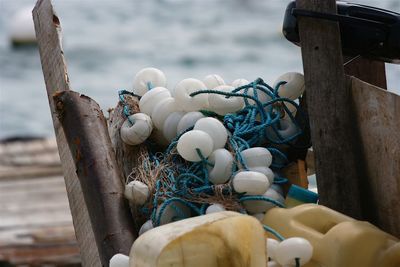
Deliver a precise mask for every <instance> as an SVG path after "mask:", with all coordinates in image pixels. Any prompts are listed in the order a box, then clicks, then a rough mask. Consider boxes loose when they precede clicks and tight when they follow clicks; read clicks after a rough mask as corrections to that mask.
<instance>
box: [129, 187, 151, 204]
mask: <svg viewBox="0 0 400 267" xmlns="http://www.w3.org/2000/svg"><path fill="white" fill-rule="evenodd" d="M124 195H125V197H126V198H127V199H128V200H129V201H130V202H131V203H132V204H135V205H143V204H144V203H146V201H147V199H148V198H149V195H150V191H149V187H148V186H147V185H146V184H145V183H143V182H141V181H132V182H130V183H128V184H127V185H125V192H124Z"/></svg>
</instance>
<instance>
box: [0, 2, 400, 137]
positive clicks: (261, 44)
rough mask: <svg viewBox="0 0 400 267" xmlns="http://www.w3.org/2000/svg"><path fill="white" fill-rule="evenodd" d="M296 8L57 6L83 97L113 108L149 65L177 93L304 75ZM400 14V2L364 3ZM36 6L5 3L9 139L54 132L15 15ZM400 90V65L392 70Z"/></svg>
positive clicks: (1, 53) (2, 28)
mask: <svg viewBox="0 0 400 267" xmlns="http://www.w3.org/2000/svg"><path fill="white" fill-rule="evenodd" d="M288 2H289V1H287V0H215V1H211V0H197V1H196V0H193V1H189V0H145V1H144V0H143V1H139V0H136V1H135V0H107V1H106V0H97V1H95V0H53V3H54V5H55V9H56V11H57V13H58V16H59V18H60V21H61V26H62V30H63V35H64V42H63V45H64V51H65V56H66V60H67V64H68V72H69V77H70V81H71V86H72V89H73V90H76V91H79V92H81V93H83V94H86V95H89V96H91V97H92V98H94V99H95V100H96V101H97V102H98V103H99V104H100V105H101V107H102V108H103V110H107V108H109V107H113V106H115V105H116V103H117V101H118V98H117V91H118V90H119V89H128V90H130V89H132V88H131V87H132V81H133V77H134V75H135V73H136V72H137V71H139V70H140V69H142V68H144V67H149V66H153V67H157V68H160V69H161V70H163V71H164V72H165V74H166V76H167V79H168V86H170V87H172V86H174V85H175V84H176V83H177V82H178V81H180V80H182V79H184V78H188V77H193V78H200V79H201V78H203V77H204V76H205V75H207V74H211V73H217V74H220V75H221V76H222V77H223V78H224V79H225V81H227V82H231V81H232V80H234V79H236V78H246V79H248V80H254V79H256V78H257V77H262V78H263V79H264V80H265V81H266V82H268V83H273V82H274V80H275V78H277V77H278V76H279V75H280V74H282V73H284V72H287V71H299V72H302V64H301V53H300V49H299V48H298V47H296V46H295V45H293V44H291V43H289V42H288V41H286V40H285V38H284V37H283V36H282V34H281V24H282V20H283V14H284V10H285V7H286V5H287V3H288ZM358 2H359V3H363V4H368V5H373V6H378V7H381V8H385V9H391V10H393V11H396V12H400V0H359V1H358ZM34 3H35V1H33V0H0V139H4V138H9V137H15V136H20V137H22V136H52V135H53V134H54V132H53V127H52V122H51V117H50V112H49V107H48V102H47V96H46V90H45V85H44V80H43V74H42V70H41V65H40V60H39V54H38V51H37V49H35V48H31V49H13V48H12V47H11V46H10V43H9V39H8V36H9V27H10V22H11V20H12V17H13V14H15V12H16V11H18V10H20V9H21V8H25V7H27V6H28V7H29V6H30V7H33V5H34ZM387 76H388V83H389V88H392V89H395V88H397V90H398V91H397V93H399V91H400V67H399V65H390V66H388V67H387Z"/></svg>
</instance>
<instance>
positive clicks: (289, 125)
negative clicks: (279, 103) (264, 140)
mask: <svg viewBox="0 0 400 267" xmlns="http://www.w3.org/2000/svg"><path fill="white" fill-rule="evenodd" d="M265 131H266V132H265V133H266V135H267V136H268V138H270V139H271V140H272V141H278V140H280V139H279V137H278V134H277V132H278V133H279V135H280V136H281V137H282V139H287V138H289V137H292V136H294V135H295V134H297V133H298V132H299V131H300V129H299V128H298V127H297V126H296V124H294V123H293V122H292V121H291V119H290V118H288V119H282V120H280V121H279V124H277V127H276V131H275V130H274V129H273V128H272V126H269V127H267V129H266V130H265Z"/></svg>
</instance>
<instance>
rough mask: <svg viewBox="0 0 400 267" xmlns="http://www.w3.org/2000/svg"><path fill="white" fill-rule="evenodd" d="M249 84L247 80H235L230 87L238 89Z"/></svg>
mask: <svg viewBox="0 0 400 267" xmlns="http://www.w3.org/2000/svg"><path fill="white" fill-rule="evenodd" d="M249 83H250V82H249V81H248V80H246V79H236V80H234V81H233V82H232V84H231V85H232V86H233V87H234V88H238V87H240V86H243V85H248V84H249Z"/></svg>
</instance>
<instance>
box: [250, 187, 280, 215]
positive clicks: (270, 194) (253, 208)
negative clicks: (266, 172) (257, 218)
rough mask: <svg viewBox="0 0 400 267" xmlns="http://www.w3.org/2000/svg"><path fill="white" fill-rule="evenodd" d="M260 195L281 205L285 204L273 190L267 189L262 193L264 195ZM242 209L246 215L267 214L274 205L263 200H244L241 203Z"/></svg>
mask: <svg viewBox="0 0 400 267" xmlns="http://www.w3.org/2000/svg"><path fill="white" fill-rule="evenodd" d="M260 195H262V196H263V197H267V198H270V199H272V200H275V201H278V202H279V203H282V204H284V202H285V198H284V197H283V196H282V195H281V194H279V193H278V192H277V191H276V190H274V189H273V188H268V190H267V191H266V192H264V194H260ZM243 207H244V208H245V209H246V211H247V212H248V213H250V214H257V213H264V212H267V211H268V210H270V209H272V208H275V207H276V205H275V204H273V203H271V202H268V201H264V200H246V201H244V202H243Z"/></svg>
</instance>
